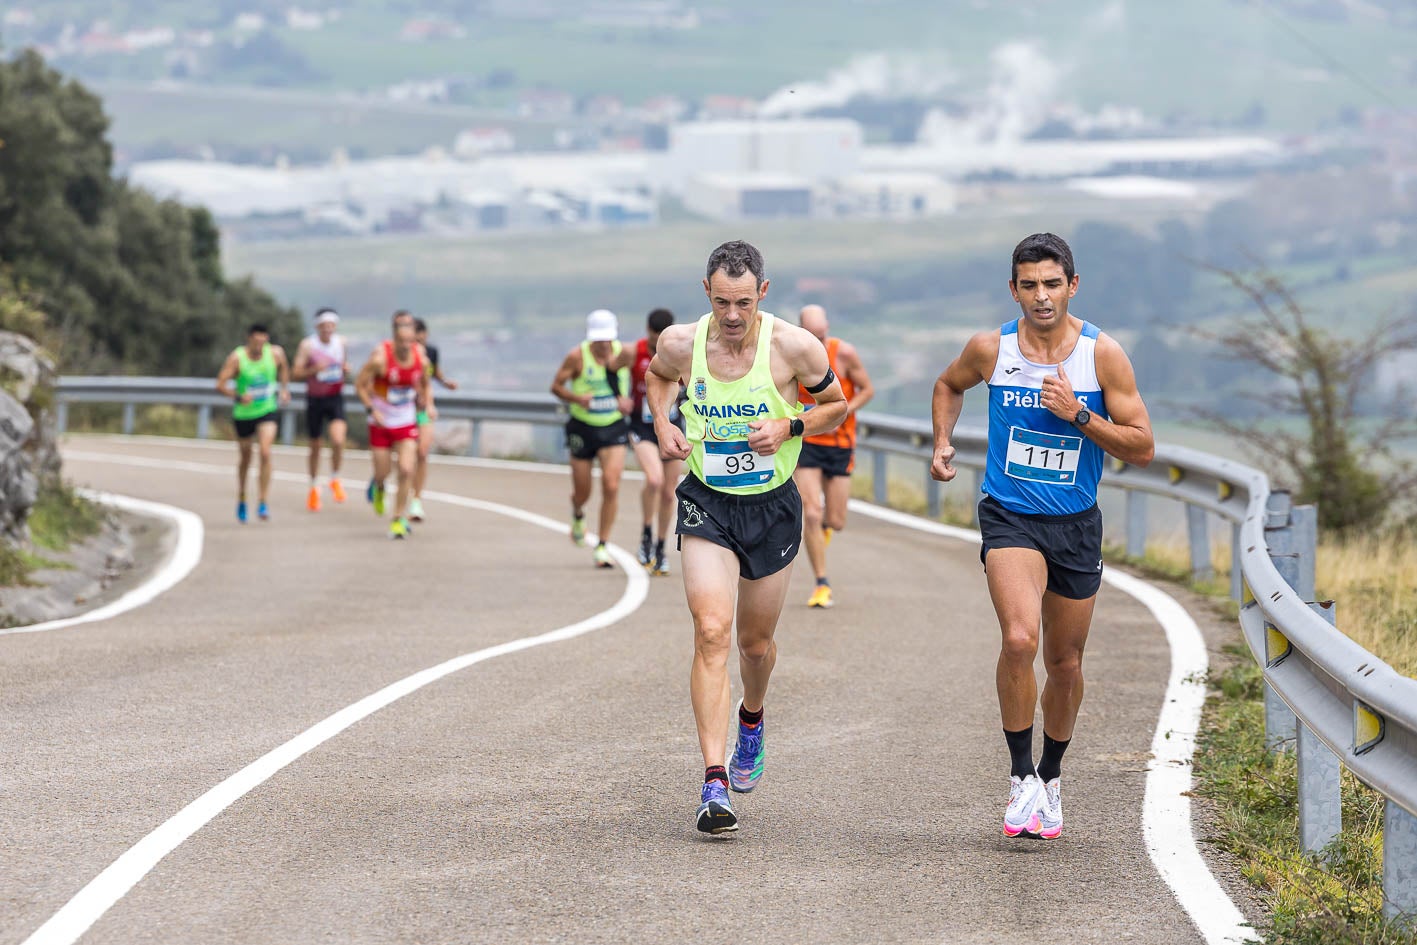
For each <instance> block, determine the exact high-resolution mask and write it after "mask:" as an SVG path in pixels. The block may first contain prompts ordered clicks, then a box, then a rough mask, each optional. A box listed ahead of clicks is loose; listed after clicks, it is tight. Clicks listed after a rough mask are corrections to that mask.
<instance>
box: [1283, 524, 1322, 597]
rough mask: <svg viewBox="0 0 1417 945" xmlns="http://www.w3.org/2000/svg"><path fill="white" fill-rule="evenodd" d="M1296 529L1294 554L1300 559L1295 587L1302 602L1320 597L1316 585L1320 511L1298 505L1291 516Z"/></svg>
mask: <svg viewBox="0 0 1417 945" xmlns="http://www.w3.org/2000/svg"><path fill="white" fill-rule="evenodd" d="M1289 522H1290V524H1291V525H1292V526H1293V529H1294V544H1293V550H1294V553H1295V554H1297V555H1298V556H1299V558H1298V566H1299V568H1298V583H1297V584H1295V585H1294V590H1295V592H1296V593H1297V594H1298V595H1299V599H1300V600H1313V599H1314V598H1315V597H1316V596H1318V591H1317V590H1315V588H1314V585H1315V583H1316V582H1317V580H1318V578H1317V573H1318V547H1319V510H1318V507H1317V506H1313V505H1296V506H1294V509H1293V511H1292V512H1291V513H1290V515H1289Z"/></svg>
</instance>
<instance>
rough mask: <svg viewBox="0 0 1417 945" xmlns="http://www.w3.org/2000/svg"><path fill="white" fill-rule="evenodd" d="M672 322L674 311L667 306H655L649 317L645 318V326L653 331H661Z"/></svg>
mask: <svg viewBox="0 0 1417 945" xmlns="http://www.w3.org/2000/svg"><path fill="white" fill-rule="evenodd" d="M672 324H674V313H673V312H671V311H670V310H669V309H667V308H657V309H655V310H654V311H652V312H650V313H649V318H648V319H646V320H645V326H646V327H647V328H649V330H650V331H653V332H656V333H657V332H661V331H664V329H666V328H668V327H669V326H670V325H672Z"/></svg>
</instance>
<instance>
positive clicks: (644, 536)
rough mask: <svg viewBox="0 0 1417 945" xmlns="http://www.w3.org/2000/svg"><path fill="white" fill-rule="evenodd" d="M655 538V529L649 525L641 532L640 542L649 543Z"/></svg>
mask: <svg viewBox="0 0 1417 945" xmlns="http://www.w3.org/2000/svg"><path fill="white" fill-rule="evenodd" d="M653 537H654V529H652V528H650V527H649V526H648V525H646V526H645V527H644V529H643V530H642V531H641V532H640V541H649V540H650V539H651V538H653Z"/></svg>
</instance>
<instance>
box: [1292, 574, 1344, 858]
mask: <svg viewBox="0 0 1417 945" xmlns="http://www.w3.org/2000/svg"><path fill="white" fill-rule="evenodd" d="M1309 607H1310V608H1311V609H1312V610H1313V611H1314V613H1316V614H1318V615H1319V616H1320V617H1322V618H1324V619H1325V620H1327V621H1328V624H1329V626H1331V627H1332V626H1337V623H1336V618H1337V611H1338V608H1337V607H1336V606H1334V603H1333V601H1331V600H1330V601H1323V602H1322V603H1317V604H1310V605H1309ZM1295 745H1296V748H1297V753H1298V756H1299V842H1300V843H1301V844H1303V847H1304V850H1305V851H1306V852H1309V853H1318V852H1319V851H1320V850H1322V849H1323V848H1324V847H1326V846H1328V845H1329V844H1330V843H1332V842H1333V839H1334V838H1335V837H1337V836H1338V835H1339V833H1340V832H1341V831H1342V830H1343V782H1342V777H1341V774H1342V769H1341V768H1340V767H1339V763H1338V756H1337V755H1335V754H1334V753H1333V752H1332V751H1330V750H1329V748H1328V746H1327V745H1325V744H1324V743H1323V742H1321V741H1319V739H1318V736H1317V735H1315V734H1314V733H1313V732H1312V731H1310V730H1309V727H1308V726H1307V725H1305V724H1304V723H1303V722H1300V723H1299V730H1298V732H1297V738H1296V740H1295Z"/></svg>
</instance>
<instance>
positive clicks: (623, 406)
mask: <svg viewBox="0 0 1417 945" xmlns="http://www.w3.org/2000/svg"><path fill="white" fill-rule="evenodd" d="M615 406H616V407H618V408H620V412H621V413H623V414H624V415H625V416H627V417H628V416H629V415H630V414H632V413H634V412H635V402H634V401H633V400H631V399H630V398H628V397H620V398H618V399H616V401H615Z"/></svg>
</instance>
